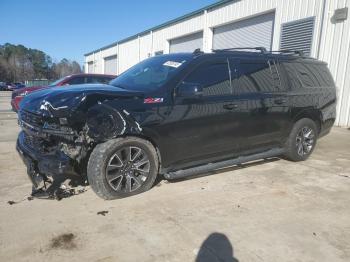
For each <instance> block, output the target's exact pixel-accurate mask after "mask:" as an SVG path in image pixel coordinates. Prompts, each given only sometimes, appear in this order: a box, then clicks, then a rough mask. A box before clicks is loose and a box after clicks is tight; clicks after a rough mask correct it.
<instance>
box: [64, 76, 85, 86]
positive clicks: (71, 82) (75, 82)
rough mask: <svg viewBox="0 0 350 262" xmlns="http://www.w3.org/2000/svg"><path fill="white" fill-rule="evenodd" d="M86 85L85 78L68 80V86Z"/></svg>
mask: <svg viewBox="0 0 350 262" xmlns="http://www.w3.org/2000/svg"><path fill="white" fill-rule="evenodd" d="M84 83H85V77H74V78H72V79H70V80H68V82H67V84H68V85H80V84H84Z"/></svg>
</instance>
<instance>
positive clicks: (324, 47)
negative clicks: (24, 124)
mask: <svg viewBox="0 0 350 262" xmlns="http://www.w3.org/2000/svg"><path fill="white" fill-rule="evenodd" d="M349 1H350V0H259V1H257V0H241V1H232V2H231V3H226V4H223V5H222V6H219V7H216V8H213V9H209V10H206V11H204V12H203V13H202V14H201V15H195V16H193V17H190V18H187V19H185V20H182V21H178V22H176V23H174V24H170V25H168V26H166V27H163V28H160V29H157V30H155V31H153V32H149V33H147V34H145V35H142V36H139V37H136V38H135V39H132V40H129V41H127V42H125V43H121V44H119V46H118V45H116V46H114V47H110V48H107V49H105V50H102V51H98V52H96V53H93V54H91V55H89V56H86V57H85V62H86V66H85V68H86V71H87V63H88V62H90V61H93V62H94V72H98V73H103V58H104V57H106V56H108V55H116V54H118V58H119V59H118V63H119V67H118V74H120V73H122V72H123V71H125V70H126V69H128V68H129V67H130V66H132V65H134V64H136V63H137V62H139V61H140V60H143V59H145V58H147V57H148V56H153V55H154V53H155V52H157V51H163V52H164V53H168V52H169V41H170V40H171V39H174V38H178V37H181V36H184V35H188V34H190V33H194V32H198V31H203V32H204V38H203V49H204V51H206V52H209V51H210V50H211V49H212V47H213V29H214V28H215V27H218V26H221V25H225V24H229V23H233V22H237V21H240V20H244V19H247V18H250V17H254V16H257V15H259V14H265V13H269V12H275V23H274V31H273V43H272V49H273V50H278V49H279V47H280V33H281V25H282V24H283V23H286V22H292V21H295V20H299V19H303V18H309V17H315V30H314V32H313V39H312V48H311V56H312V57H318V58H319V59H320V60H323V61H326V62H327V63H328V64H329V67H330V70H331V72H332V74H333V76H334V78H335V81H336V84H337V87H338V100H339V102H338V118H337V121H336V124H337V125H341V126H349V125H350V86H349V85H350V84H349V83H350V58H349V49H350V17H349V18H348V19H347V20H345V21H343V22H335V21H334V20H333V19H332V16H333V15H334V10H335V9H337V8H343V7H346V6H347V7H349ZM323 8H324V10H323ZM323 14H324V16H323ZM323 18H324V23H323V26H321V24H322V19H323ZM108 52H109V54H108V55H107V53H108Z"/></svg>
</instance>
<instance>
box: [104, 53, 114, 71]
mask: <svg viewBox="0 0 350 262" xmlns="http://www.w3.org/2000/svg"><path fill="white" fill-rule="evenodd" d="M104 60H105V74H110V75H116V74H117V56H116V55H114V56H109V57H105V59H104Z"/></svg>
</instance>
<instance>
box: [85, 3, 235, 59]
mask: <svg viewBox="0 0 350 262" xmlns="http://www.w3.org/2000/svg"><path fill="white" fill-rule="evenodd" d="M233 1H237V0H221V1H218V2H216V3H213V4H211V5H207V6H205V7H203V8H201V9H198V10H196V11H193V12H191V13H189V14H186V15H183V16H180V17H178V18H175V19H172V20H170V21H168V22H165V23H163V24H160V25H158V26H155V27H152V28H150V29H147V30H145V31H142V32H140V33H138V34H135V35H132V36H130V37H127V38H124V39H122V40H119V41H117V42H113V43H112V44H109V45H106V46H103V47H101V48H99V49H96V50H94V51H91V52H89V53H86V54H84V56H88V55H91V54H93V53H96V52H99V51H102V50H105V49H107V48H110V47H113V46H116V45H117V44H121V43H124V42H127V41H129V40H132V39H135V38H137V37H139V36H143V35H146V34H148V33H149V32H151V31H156V30H159V29H161V28H164V27H167V26H169V25H172V24H175V23H178V22H180V21H183V20H186V19H188V18H191V17H194V16H196V15H199V14H201V13H203V12H204V11H205V10H209V9H214V8H217V7H219V6H221V5H224V4H226V3H229V2H233Z"/></svg>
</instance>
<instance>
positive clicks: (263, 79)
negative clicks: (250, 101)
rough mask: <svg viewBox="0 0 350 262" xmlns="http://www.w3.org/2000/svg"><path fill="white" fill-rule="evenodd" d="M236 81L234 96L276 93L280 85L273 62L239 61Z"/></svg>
mask: <svg viewBox="0 0 350 262" xmlns="http://www.w3.org/2000/svg"><path fill="white" fill-rule="evenodd" d="M237 80H238V81H236V84H235V85H234V88H233V90H234V93H235V94H243V93H254V92H272V91H278V89H279V87H280V84H281V80H280V75H279V72H278V68H277V65H276V63H275V62H274V61H273V60H269V61H244V60H241V61H240V63H239V67H238V76H237Z"/></svg>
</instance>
